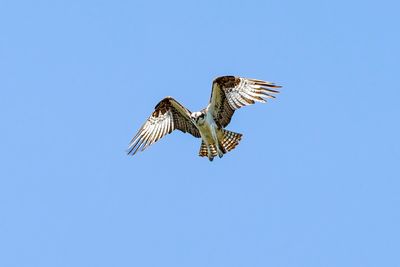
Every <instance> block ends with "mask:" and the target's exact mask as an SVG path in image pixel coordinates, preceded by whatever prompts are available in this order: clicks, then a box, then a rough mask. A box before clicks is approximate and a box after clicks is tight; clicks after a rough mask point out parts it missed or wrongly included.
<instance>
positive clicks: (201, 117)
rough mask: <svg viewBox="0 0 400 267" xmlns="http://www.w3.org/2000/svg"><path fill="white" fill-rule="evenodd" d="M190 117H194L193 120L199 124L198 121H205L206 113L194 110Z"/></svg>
mask: <svg viewBox="0 0 400 267" xmlns="http://www.w3.org/2000/svg"><path fill="white" fill-rule="evenodd" d="M190 117H191V118H192V120H193V121H194V122H196V123H197V124H198V123H203V122H204V117H205V114H204V113H202V112H200V111H197V112H193V113H192V114H190Z"/></svg>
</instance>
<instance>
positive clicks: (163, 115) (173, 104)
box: [128, 97, 200, 155]
mask: <svg viewBox="0 0 400 267" xmlns="http://www.w3.org/2000/svg"><path fill="white" fill-rule="evenodd" d="M190 113H191V112H190V111H189V110H188V109H186V108H185V107H183V106H182V105H181V104H180V103H179V102H177V101H176V100H175V99H173V98H172V97H166V98H164V99H163V100H161V101H160V102H159V103H158V104H157V105H156V107H155V110H154V111H153V113H152V114H151V116H150V117H149V118H148V119H147V121H146V122H145V123H144V124H143V126H142V127H141V128H140V129H139V131H138V133H137V134H136V135H135V136H134V137H133V138H132V140H131V142H130V143H129V147H128V154H131V155H135V154H136V152H138V151H139V150H141V151H143V150H145V149H146V148H147V147H149V146H150V145H152V144H153V143H155V142H157V141H158V140H160V139H161V138H162V137H164V136H165V135H167V134H169V133H171V132H172V131H174V130H180V131H182V132H184V133H190V134H191V135H193V136H194V137H200V132H199V130H198V129H197V127H196V126H195V125H194V124H193V123H192V121H191V120H190Z"/></svg>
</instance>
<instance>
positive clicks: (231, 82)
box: [209, 76, 281, 127]
mask: <svg viewBox="0 0 400 267" xmlns="http://www.w3.org/2000/svg"><path fill="white" fill-rule="evenodd" d="M280 87H281V86H277V85H275V84H273V83H271V82H266V81H261V80H255V79H248V78H240V77H234V76H222V77H218V78H216V79H215V80H214V81H213V85H212V93H211V99H210V104H209V109H210V111H211V113H212V115H213V117H214V120H215V122H216V123H218V124H219V125H220V126H221V127H226V126H227V125H228V124H229V123H230V121H231V119H232V116H233V113H234V112H235V110H237V109H239V108H241V107H244V106H248V105H252V104H254V103H255V102H261V103H265V102H267V101H266V100H265V98H275V96H273V94H276V93H279V92H278V91H277V90H274V89H275V88H280ZM272 88H274V89H272Z"/></svg>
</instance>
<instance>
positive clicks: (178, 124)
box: [127, 76, 281, 161]
mask: <svg viewBox="0 0 400 267" xmlns="http://www.w3.org/2000/svg"><path fill="white" fill-rule="evenodd" d="M280 87H281V86H278V85H275V84H274V83H271V82H266V81H261V80H256V79H249V78H241V77H235V76H222V77H218V78H216V79H215V80H214V81H213V84H212V92H211V99H210V103H209V104H208V106H207V107H206V108H205V109H202V110H200V111H197V112H190V111H189V110H188V109H187V108H185V107H184V106H183V105H182V104H180V103H179V102H178V101H176V100H175V99H173V98H172V97H169V96H168V97H166V98H164V99H163V100H161V101H160V102H159V103H158V104H157V105H156V107H155V110H154V112H153V113H152V114H151V116H150V117H149V118H148V119H147V121H146V122H145V123H144V124H143V126H142V127H141V128H140V129H139V131H138V133H137V134H136V135H135V136H134V137H133V138H132V140H131V141H130V143H129V147H128V151H127V152H128V154H129V155H135V154H136V152H138V151H139V150H140V151H143V150H145V149H146V148H147V147H149V146H150V145H152V144H153V143H155V142H157V141H158V140H160V139H161V138H162V137H164V136H165V135H167V134H170V133H171V132H172V131H174V130H180V131H182V132H184V133H190V134H191V135H193V136H194V137H196V138H201V146H200V152H199V156H201V157H208V159H209V160H210V161H212V160H213V159H214V157H216V156H219V157H220V158H221V157H222V156H223V155H224V154H225V153H227V152H228V151H231V150H232V149H234V148H235V147H236V146H237V145H238V144H239V141H240V140H241V138H242V134H239V133H235V132H231V131H228V130H226V129H225V127H226V126H228V124H229V123H230V121H231V119H232V116H233V113H234V112H235V110H237V109H239V108H241V107H244V106H248V105H251V104H254V103H255V102H261V103H265V102H266V98H275V96H274V94H276V93H279V92H278V91H277V90H276V88H280Z"/></svg>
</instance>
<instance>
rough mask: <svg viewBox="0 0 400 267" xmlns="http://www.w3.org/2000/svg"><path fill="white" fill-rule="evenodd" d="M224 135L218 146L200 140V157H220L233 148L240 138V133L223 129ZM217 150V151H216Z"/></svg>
mask: <svg viewBox="0 0 400 267" xmlns="http://www.w3.org/2000/svg"><path fill="white" fill-rule="evenodd" d="M223 132H224V136H223V140H220V142H219V144H218V147H217V144H209V145H208V147H207V144H206V143H204V141H202V142H201V146H200V152H199V156H200V157H208V159H209V160H210V161H212V160H213V159H214V157H216V156H218V155H219V156H220V157H222V155H223V154H226V153H227V152H229V151H231V150H233V149H234V148H235V147H236V146H237V145H238V144H239V141H240V140H241V139H242V134H239V133H235V132H231V131H228V130H225V129H224V130H223ZM218 150H219V151H218Z"/></svg>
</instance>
